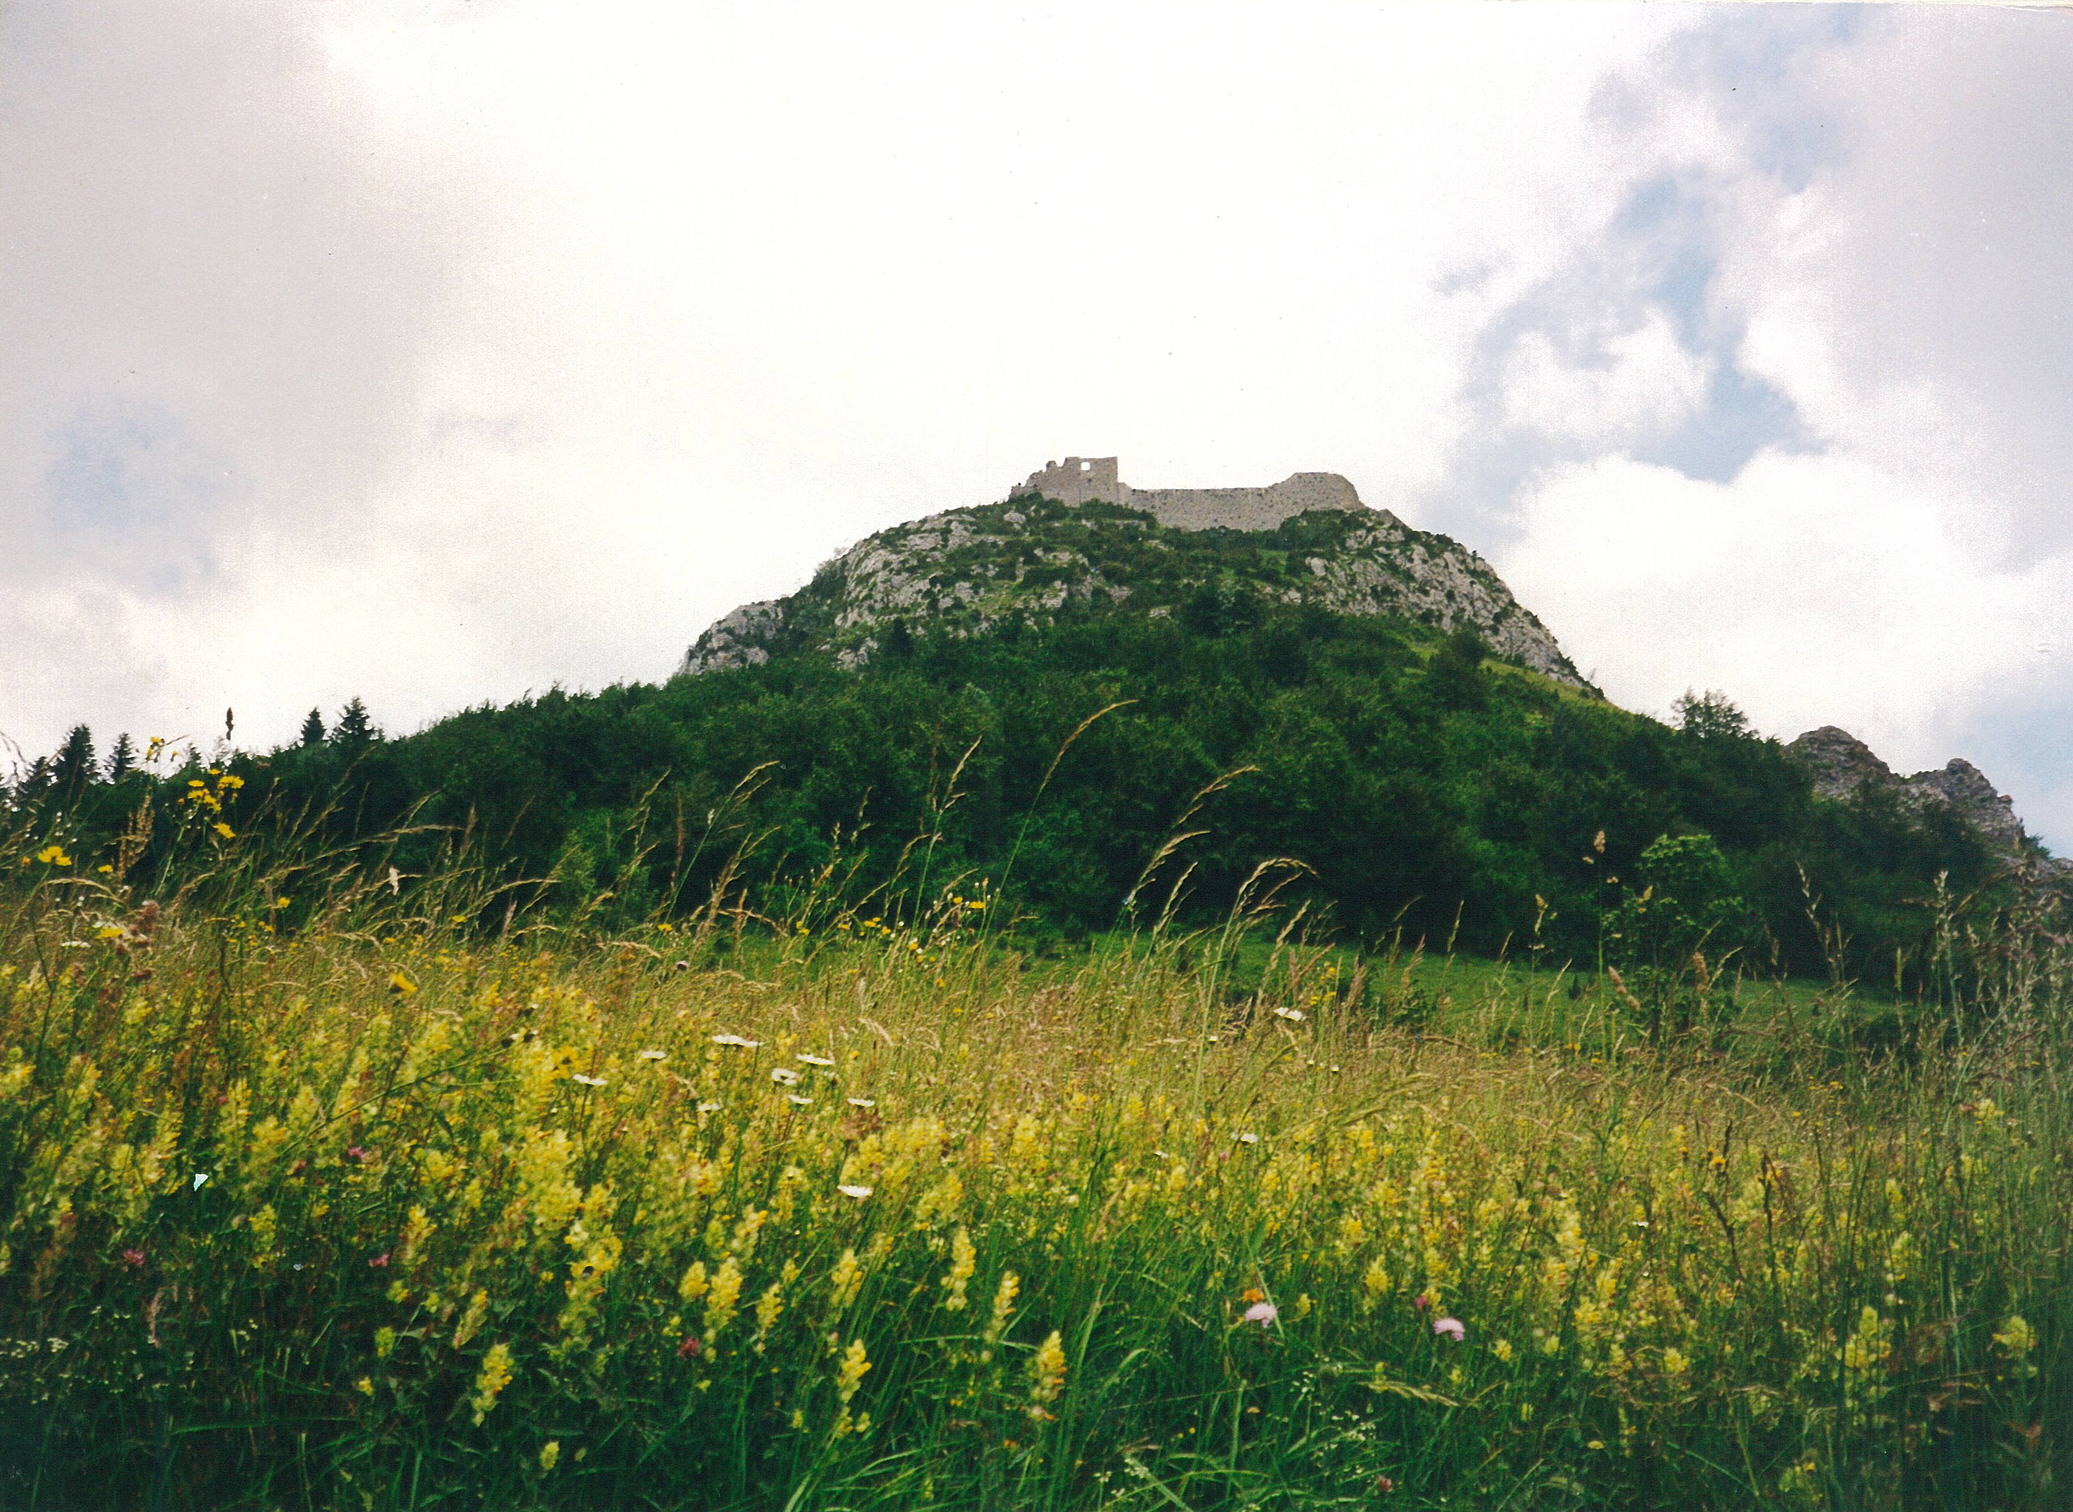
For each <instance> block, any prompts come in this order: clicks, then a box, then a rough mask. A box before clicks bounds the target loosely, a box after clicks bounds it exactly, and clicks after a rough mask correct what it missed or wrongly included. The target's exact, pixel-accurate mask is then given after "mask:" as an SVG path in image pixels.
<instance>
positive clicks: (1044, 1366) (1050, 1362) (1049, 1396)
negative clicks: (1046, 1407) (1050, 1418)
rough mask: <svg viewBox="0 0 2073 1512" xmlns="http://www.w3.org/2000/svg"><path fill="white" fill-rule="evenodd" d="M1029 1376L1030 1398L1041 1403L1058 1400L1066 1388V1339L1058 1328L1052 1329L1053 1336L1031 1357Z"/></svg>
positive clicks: (1040, 1345) (1039, 1346) (1038, 1347)
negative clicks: (1061, 1336)
mask: <svg viewBox="0 0 2073 1512" xmlns="http://www.w3.org/2000/svg"><path fill="white" fill-rule="evenodd" d="M1029 1376H1030V1387H1029V1399H1030V1400H1031V1401H1032V1402H1035V1403H1037V1404H1039V1405H1041V1404H1043V1403H1045V1402H1055V1401H1057V1400H1058V1394H1059V1393H1060V1392H1062V1391H1064V1390H1065V1341H1064V1340H1063V1339H1061V1338H1060V1337H1059V1334H1058V1330H1057V1329H1055V1328H1054V1329H1052V1330H1051V1336H1050V1337H1049V1338H1048V1339H1046V1340H1044V1342H1043V1343H1042V1344H1039V1345H1038V1346H1037V1352H1036V1353H1035V1354H1034V1355H1032V1356H1031V1357H1030V1361H1029Z"/></svg>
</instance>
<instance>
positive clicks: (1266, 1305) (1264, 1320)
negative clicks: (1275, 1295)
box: [1239, 1302, 1281, 1328]
mask: <svg viewBox="0 0 2073 1512" xmlns="http://www.w3.org/2000/svg"><path fill="white" fill-rule="evenodd" d="M1280 1316H1281V1311H1280V1309H1279V1308H1277V1307H1275V1305H1274V1304H1273V1303H1272V1302H1255V1303H1253V1305H1252V1306H1250V1307H1248V1308H1247V1309H1246V1310H1245V1316H1244V1317H1243V1318H1242V1319H1240V1320H1239V1321H1240V1322H1244V1323H1257V1324H1259V1325H1260V1327H1262V1328H1265V1327H1266V1326H1267V1325H1268V1324H1269V1323H1272V1322H1273V1321H1274V1320H1275V1319H1276V1318H1278V1317H1280Z"/></svg>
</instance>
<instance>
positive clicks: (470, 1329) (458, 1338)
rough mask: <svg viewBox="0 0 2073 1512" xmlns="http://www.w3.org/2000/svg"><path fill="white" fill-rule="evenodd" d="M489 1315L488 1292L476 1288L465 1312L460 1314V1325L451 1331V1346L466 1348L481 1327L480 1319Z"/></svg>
mask: <svg viewBox="0 0 2073 1512" xmlns="http://www.w3.org/2000/svg"><path fill="white" fill-rule="evenodd" d="M488 1315H489V1293H488V1292H486V1291H482V1290H479V1289H478V1290H477V1291H476V1293H475V1298H474V1300H473V1301H471V1302H470V1303H469V1304H468V1310H467V1312H465V1313H463V1314H462V1315H461V1322H460V1326H459V1327H458V1328H456V1329H455V1330H454V1331H453V1347H454V1348H455V1349H466V1348H467V1347H468V1341H469V1340H470V1339H472V1338H474V1337H475V1335H476V1334H477V1333H479V1332H480V1331H481V1329H482V1320H483V1319H484V1318H485V1317H487V1316H488Z"/></svg>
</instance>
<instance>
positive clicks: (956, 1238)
mask: <svg viewBox="0 0 2073 1512" xmlns="http://www.w3.org/2000/svg"><path fill="white" fill-rule="evenodd" d="M977 1264H978V1252H977V1251H976V1250H974V1249H973V1248H972V1236H971V1235H970V1234H968V1233H966V1232H965V1231H964V1230H963V1229H962V1228H960V1229H959V1230H958V1231H957V1232H956V1233H954V1234H952V1235H951V1236H950V1269H949V1271H948V1272H947V1273H946V1274H945V1275H944V1277H943V1289H944V1290H945V1291H946V1292H948V1293H949V1295H948V1296H946V1297H945V1298H944V1299H943V1306H944V1307H946V1308H948V1309H949V1310H950V1311H951V1312H963V1311H964V1308H965V1286H966V1284H967V1283H969V1282H970V1281H971V1279H972V1272H973V1270H974V1269H975V1268H976V1267H977Z"/></svg>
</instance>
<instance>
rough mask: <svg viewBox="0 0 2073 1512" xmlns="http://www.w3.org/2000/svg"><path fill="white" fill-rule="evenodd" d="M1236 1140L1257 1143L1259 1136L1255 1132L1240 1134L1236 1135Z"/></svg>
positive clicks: (1242, 1142)
mask: <svg viewBox="0 0 2073 1512" xmlns="http://www.w3.org/2000/svg"><path fill="white" fill-rule="evenodd" d="M1238 1142H1239V1143H1240V1144H1258V1143H1259V1142H1260V1136H1259V1135H1257V1134H1240V1135H1239V1136H1238Z"/></svg>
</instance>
